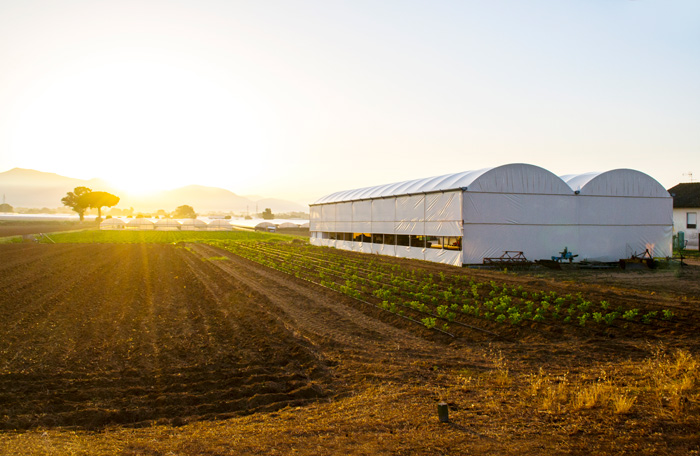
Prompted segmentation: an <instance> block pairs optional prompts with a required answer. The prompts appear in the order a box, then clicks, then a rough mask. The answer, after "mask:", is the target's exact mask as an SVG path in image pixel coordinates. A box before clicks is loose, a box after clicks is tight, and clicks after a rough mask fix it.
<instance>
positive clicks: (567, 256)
mask: <svg viewBox="0 0 700 456" xmlns="http://www.w3.org/2000/svg"><path fill="white" fill-rule="evenodd" d="M577 256H578V255H574V254H573V253H571V252H569V248H568V247H564V250H563V251H561V252H559V256H558V257H557V256H553V257H552V261H556V262H557V263H561V262H562V261H564V260H569V263H572V262H573V261H574V258H576V257H577Z"/></svg>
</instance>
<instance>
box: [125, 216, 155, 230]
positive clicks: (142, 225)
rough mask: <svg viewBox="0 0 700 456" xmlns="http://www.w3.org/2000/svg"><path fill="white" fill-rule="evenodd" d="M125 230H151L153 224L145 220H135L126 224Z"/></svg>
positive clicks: (153, 226)
mask: <svg viewBox="0 0 700 456" xmlns="http://www.w3.org/2000/svg"><path fill="white" fill-rule="evenodd" d="M126 228H127V229H129V230H152V229H154V228H155V224H154V223H153V222H152V221H150V220H148V219H146V218H135V219H131V220H129V221H128V222H126Z"/></svg>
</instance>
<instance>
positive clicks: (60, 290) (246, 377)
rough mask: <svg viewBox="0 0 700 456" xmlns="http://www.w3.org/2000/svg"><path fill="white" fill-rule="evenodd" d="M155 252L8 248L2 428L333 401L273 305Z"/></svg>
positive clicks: (1, 284)
mask: <svg viewBox="0 0 700 456" xmlns="http://www.w3.org/2000/svg"><path fill="white" fill-rule="evenodd" d="M215 271H216V270H215V269H212V268H206V267H202V261H201V260H199V259H197V258H195V257H194V256H193V255H192V254H191V253H189V252H187V251H186V250H184V249H177V248H174V247H172V246H167V245H166V246H163V245H123V246H104V245H88V246H72V245H51V246H47V245H14V246H5V247H4V248H3V262H2V265H0V295H1V296H2V301H1V303H0V319H2V322H3V325H2V326H0V404H2V410H3V412H2V415H1V416H0V426H2V427H3V428H6V429H7V428H18V429H22V428H27V427H34V426H54V425H58V426H80V427H85V428H94V427H99V426H103V425H106V424H111V423H123V424H135V423H139V422H142V421H146V420H157V421H161V422H165V421H171V422H175V423H180V422H183V421H184V420H189V419H194V418H211V417H225V416H227V415H228V414H231V413H237V412H246V413H250V412H253V411H256V410H269V409H274V408H278V407H281V406H286V405H289V404H301V403H304V402H305V401H307V400H309V399H313V398H317V397H322V396H325V395H326V394H327V391H326V389H327V384H328V381H327V380H328V373H327V369H326V367H325V365H324V362H323V361H322V360H320V359H319V358H318V357H317V355H316V353H314V351H313V349H311V348H310V347H309V343H308V342H307V341H306V340H304V339H303V338H301V337H299V336H298V335H295V334H294V332H293V331H291V330H289V329H287V328H286V327H285V326H284V325H283V324H282V323H281V322H280V321H279V320H278V319H276V318H275V317H274V316H273V315H272V314H271V313H270V312H269V310H268V309H266V306H269V305H270V303H269V301H268V300H266V299H265V298H264V297H263V296H261V295H260V294H259V293H257V292H256V291H254V290H252V289H250V288H248V287H245V286H243V285H241V284H238V283H236V282H231V283H229V284H228V285H229V286H227V287H226V288H225V289H223V290H222V289H221V287H219V286H218V285H217V284H216V282H217V280H218V277H217V276H216V274H214V273H213V272H215Z"/></svg>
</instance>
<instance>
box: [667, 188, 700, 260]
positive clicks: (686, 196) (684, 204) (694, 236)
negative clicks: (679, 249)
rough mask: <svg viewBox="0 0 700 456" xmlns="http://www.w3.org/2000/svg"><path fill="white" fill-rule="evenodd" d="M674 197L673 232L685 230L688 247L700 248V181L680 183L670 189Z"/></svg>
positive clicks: (676, 233) (677, 232)
mask: <svg viewBox="0 0 700 456" xmlns="http://www.w3.org/2000/svg"><path fill="white" fill-rule="evenodd" d="M668 192H669V193H670V194H671V196H672V197H673V234H675V235H678V234H679V233H680V232H683V236H684V238H685V240H686V241H687V244H686V248H688V249H693V250H698V249H699V248H700V238H699V236H700V231H698V214H700V182H690V183H685V184H678V185H676V186H675V187H671V188H669V189H668Z"/></svg>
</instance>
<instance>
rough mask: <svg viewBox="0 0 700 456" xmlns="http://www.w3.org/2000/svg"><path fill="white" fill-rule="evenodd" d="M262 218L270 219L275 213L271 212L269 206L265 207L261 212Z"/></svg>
mask: <svg viewBox="0 0 700 456" xmlns="http://www.w3.org/2000/svg"><path fill="white" fill-rule="evenodd" d="M262 218H263V219H264V220H272V219H274V218H275V214H273V213H272V209H270V208H269V207H267V208H265V210H264V211H263V212H262Z"/></svg>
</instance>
